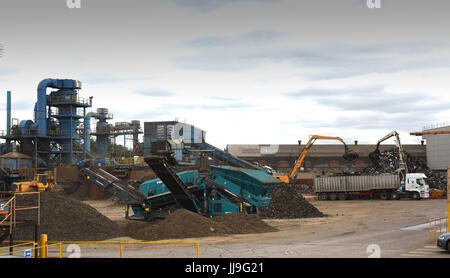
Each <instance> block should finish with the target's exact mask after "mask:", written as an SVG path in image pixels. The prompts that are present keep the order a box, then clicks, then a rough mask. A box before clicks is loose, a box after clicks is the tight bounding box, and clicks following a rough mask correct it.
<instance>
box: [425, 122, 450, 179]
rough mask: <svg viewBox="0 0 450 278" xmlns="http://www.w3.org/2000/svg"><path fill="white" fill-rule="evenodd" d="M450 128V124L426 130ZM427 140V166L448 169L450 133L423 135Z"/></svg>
mask: <svg viewBox="0 0 450 278" xmlns="http://www.w3.org/2000/svg"><path fill="white" fill-rule="evenodd" d="M436 130H450V126H446V127H441V128H435V129H427V130H424V131H436ZM422 137H423V138H424V139H426V141H427V150H426V152H427V166H428V167H429V168H430V169H432V170H447V166H450V134H435V135H424V136H422Z"/></svg>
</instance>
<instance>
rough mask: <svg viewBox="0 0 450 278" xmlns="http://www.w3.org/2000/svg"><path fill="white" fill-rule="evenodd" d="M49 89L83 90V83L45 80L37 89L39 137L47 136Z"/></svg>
mask: <svg viewBox="0 0 450 278" xmlns="http://www.w3.org/2000/svg"><path fill="white" fill-rule="evenodd" d="M47 88H53V89H72V90H74V89H81V82H80V81H77V80H71V79H51V78H48V79H44V80H42V81H41V82H40V83H39V85H38V88H37V105H36V109H35V115H34V118H35V121H36V124H37V126H38V129H39V135H41V136H44V135H46V134H47V115H46V112H47Z"/></svg>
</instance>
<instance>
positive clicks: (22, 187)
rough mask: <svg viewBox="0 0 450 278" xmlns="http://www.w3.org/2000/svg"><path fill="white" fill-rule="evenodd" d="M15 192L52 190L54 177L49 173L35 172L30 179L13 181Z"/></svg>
mask: <svg viewBox="0 0 450 278" xmlns="http://www.w3.org/2000/svg"><path fill="white" fill-rule="evenodd" d="M13 185H14V186H15V188H16V192H29V191H39V192H41V191H45V190H53V188H54V178H53V176H52V175H51V174H49V173H45V174H36V175H35V176H34V179H33V180H32V181H24V182H15V183H13Z"/></svg>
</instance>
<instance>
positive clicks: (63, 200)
mask: <svg viewBox="0 0 450 278" xmlns="http://www.w3.org/2000/svg"><path fill="white" fill-rule="evenodd" d="M17 198H18V200H17V205H18V206H19V205H20V206H34V205H36V204H37V196H36V195H24V196H18V197H17ZM16 216H17V220H29V221H35V220H36V216H37V211H36V210H26V211H20V212H19V211H17V212H16ZM274 231H277V229H275V228H273V227H271V226H269V225H267V224H265V223H264V222H263V221H262V220H261V219H259V218H258V217H257V216H256V215H244V214H238V213H230V214H227V215H222V216H214V217H212V218H207V217H204V216H201V215H199V214H197V213H193V212H191V211H188V210H184V209H179V210H176V211H175V212H174V213H172V214H170V215H168V216H167V217H165V218H164V219H162V220H158V221H154V222H141V221H134V220H121V221H118V222H115V221H112V220H110V219H109V218H107V217H106V216H104V215H103V214H101V213H100V212H98V211H97V210H96V209H95V208H93V207H91V206H89V205H87V204H85V203H83V202H81V201H79V200H76V199H73V198H70V197H67V196H66V195H63V194H58V193H55V192H42V193H41V224H40V228H39V234H47V235H48V239H49V240H51V241H102V240H107V239H112V238H118V237H131V238H134V239H137V240H146V241H153V240H162V239H171V238H189V237H205V236H215V235H229V234H253V233H266V232H274ZM14 239H15V240H34V227H32V226H27V227H19V228H17V229H16V232H15V236H14Z"/></svg>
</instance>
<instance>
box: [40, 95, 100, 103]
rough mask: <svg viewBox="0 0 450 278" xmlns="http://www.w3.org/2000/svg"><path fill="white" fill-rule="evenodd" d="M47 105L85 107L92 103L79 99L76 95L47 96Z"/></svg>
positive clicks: (86, 99) (88, 100)
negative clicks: (76, 104)
mask: <svg viewBox="0 0 450 278" xmlns="http://www.w3.org/2000/svg"><path fill="white" fill-rule="evenodd" d="M47 103H49V104H50V103H52V104H55V103H81V104H86V105H92V102H91V100H90V99H88V98H83V97H79V96H78V95H66V96H48V97H47Z"/></svg>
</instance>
